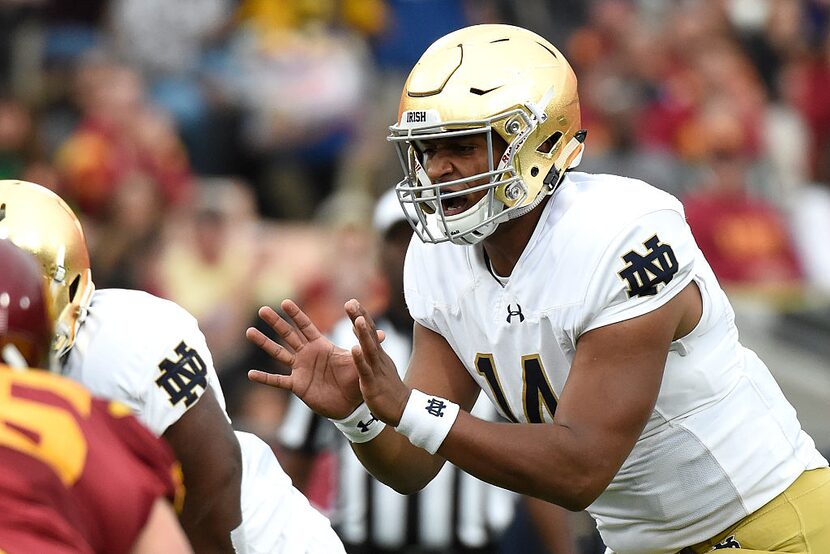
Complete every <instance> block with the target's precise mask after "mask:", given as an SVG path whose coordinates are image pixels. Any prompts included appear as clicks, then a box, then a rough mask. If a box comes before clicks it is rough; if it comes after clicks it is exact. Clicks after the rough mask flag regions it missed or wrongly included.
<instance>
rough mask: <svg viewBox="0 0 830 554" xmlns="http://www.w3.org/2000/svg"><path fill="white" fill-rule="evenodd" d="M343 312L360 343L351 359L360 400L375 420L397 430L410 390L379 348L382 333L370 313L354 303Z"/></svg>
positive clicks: (389, 359)
mask: <svg viewBox="0 0 830 554" xmlns="http://www.w3.org/2000/svg"><path fill="white" fill-rule="evenodd" d="M345 308H346V313H347V314H348V315H349V318H350V319H351V320H352V326H353V330H354V334H355V336H356V337H357V339H358V341H359V343H360V344H359V345H357V346H353V347H352V351H351V355H352V358H353V359H354V364H355V367H356V368H357V373H358V375H359V377H360V392H361V393H362V395H363V399H364V400H365V401H366V405H367V406H368V407H369V410H371V412H372V414H373V415H374V416H375V417H377V418H378V419H380V420H381V421H383V422H385V423H387V424H389V425H392V426H395V427H397V426H398V423H400V420H401V416H402V415H403V410H404V408H405V407H406V402H407V400H409V393H410V390H409V388H408V387H407V386H406V385H405V384H404V383H403V381H401V378H400V375H399V374H398V370H397V369H396V368H395V363H394V362H393V361H392V359H391V358H390V357H389V355H388V354H387V353H386V352H384V351H383V348H381V346H380V343H381V340H382V336H383V335H382V332H379V331H377V329H375V323H374V321H373V320H372V317H371V316H370V315H369V313H368V312H367V311H366V310H365V309H364V308H363V306H361V305H360V303H359V302H358V301H357V300H354V299H352V300H349V301H348V302H346V305H345Z"/></svg>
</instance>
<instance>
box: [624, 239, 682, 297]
mask: <svg viewBox="0 0 830 554" xmlns="http://www.w3.org/2000/svg"><path fill="white" fill-rule="evenodd" d="M643 245H644V246H645V247H646V248H647V249H648V251H647V252H646V254H645V255H644V256H642V255H640V254H639V253H637V252H636V251H634V250H632V251H631V252H629V253H628V254H626V255H624V256H623V257H622V259H623V260H624V261H626V262H628V265H627V266H625V267H624V268H623V270H622V271H620V272H619V273H618V275H619V276H620V278H622V279H625V280H626V281H628V291H626V292H627V293H628V297H629V298H631V297H632V296H654V295H655V294H657V285H658V284H660V283H663V284H664V285H668V284H669V281H671V280H672V278H673V277H674V274H675V273H677V258H676V257H675V255H674V250H672V248H671V246H669V245H668V244H660V239H658V238H657V235H654V236H653V237H651V238H650V239H648V240H647V241H645V242H644V243H643Z"/></svg>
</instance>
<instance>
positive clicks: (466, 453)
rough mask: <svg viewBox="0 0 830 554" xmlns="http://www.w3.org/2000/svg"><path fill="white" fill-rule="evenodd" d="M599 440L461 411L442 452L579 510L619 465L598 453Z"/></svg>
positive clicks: (493, 479) (497, 481)
mask: <svg viewBox="0 0 830 554" xmlns="http://www.w3.org/2000/svg"><path fill="white" fill-rule="evenodd" d="M596 442H597V441H595V440H590V439H589V438H587V437H585V436H579V435H578V434H577V433H574V432H573V431H572V430H571V429H568V428H566V427H563V426H561V425H558V424H555V423H550V424H512V423H492V422H489V421H484V420H481V419H478V418H476V417H474V416H472V415H470V414H469V413H467V412H464V411H461V412H460V413H459V414H458V419H457V420H456V421H455V424H454V425H453V427H452V429H451V430H450V433H449V435H448V436H447V438H446V439H445V440H444V442H443V444H442V445H441V447H440V449H439V450H438V453H439V454H440V455H441V456H443V457H444V458H446V459H447V460H448V461H450V462H451V463H453V464H454V465H456V466H458V467H460V468H461V469H463V470H465V471H467V472H468V473H471V474H472V475H474V476H476V477H478V478H479V479H481V480H483V481H487V482H489V483H492V484H494V485H497V486H499V487H502V488H505V489H509V490H512V491H515V492H518V493H521V494H525V495H528V496H534V497H537V498H541V499H542V500H546V501H548V502H552V503H554V504H558V505H560V506H563V507H565V508H567V509H569V510H573V511H578V510H583V509H585V508H586V507H587V506H588V505H589V504H590V503H591V502H593V501H594V500H595V499H596V498H597V496H599V495H600V494H601V493H602V491H603V490H605V487H606V486H607V485H608V483H609V482H610V480H611V479H612V478H613V476H614V475H615V474H616V472H617V470H618V469H619V466H618V464H617V463H616V462H614V461H613V460H609V457H607V456H602V455H595V452H598V445H597V444H596Z"/></svg>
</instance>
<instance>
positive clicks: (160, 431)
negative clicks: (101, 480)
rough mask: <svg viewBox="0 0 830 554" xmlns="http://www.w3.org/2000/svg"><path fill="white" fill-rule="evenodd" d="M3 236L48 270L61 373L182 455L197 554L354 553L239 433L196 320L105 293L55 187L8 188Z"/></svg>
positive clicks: (185, 514)
mask: <svg viewBox="0 0 830 554" xmlns="http://www.w3.org/2000/svg"><path fill="white" fill-rule="evenodd" d="M0 236H5V237H8V238H9V239H10V240H11V241H12V242H15V243H16V244H18V245H19V246H20V247H22V248H24V249H25V250H28V251H29V252H32V253H34V254H35V255H36V256H37V258H38V260H39V262H40V264H41V270H42V273H43V275H44V277H45V278H46V280H47V282H48V284H49V287H50V291H51V298H50V300H51V302H52V304H53V306H54V313H55V314H56V315H57V339H56V341H55V343H54V350H55V353H56V355H57V357H58V358H59V360H60V366H61V367H60V371H61V372H62V373H63V374H64V375H66V376H68V377H70V378H72V379H74V380H76V381H78V382H80V383H82V384H83V385H85V386H86V387H87V388H89V389H90V390H91V391H92V392H93V393H94V394H96V395H98V396H101V397H104V398H110V399H113V400H118V401H120V402H123V403H124V404H126V405H127V406H129V407H130V408H131V409H132V410H133V411H134V412H135V414H136V416H137V417H138V419H139V420H141V422H142V423H144V424H145V425H146V426H147V427H148V428H149V429H150V430H151V431H152V432H153V433H154V434H156V435H157V436H161V437H164V438H165V439H166V440H167V441H168V443H169V444H170V446H171V447H172V448H173V451H174V452H175V454H176V457H177V458H178V459H179V461H180V462H181V466H182V472H183V475H184V484H185V487H186V489H187V496H186V498H185V503H184V508H183V511H182V513H181V515H180V520H181V523H182V527H183V528H184V530H185V532H186V533H187V536H188V538H189V539H190V541H191V543H192V545H193V548H194V550H196V552H199V553H213V552H216V553H232V552H238V553H248V554H265V553H267V554H272V553H287V554H293V553H295V552H303V553H308V554H312V553H319V554H331V553H337V552H342V551H343V547H342V544H341V543H340V540H339V539H338V538H337V535H336V534H335V533H334V531H333V530H332V529H331V525H330V524H329V521H328V520H327V519H326V518H325V517H324V516H323V515H321V514H320V513H319V512H317V511H316V510H315V509H314V508H312V507H311V505H310V504H309V503H308V501H307V500H306V498H305V497H304V496H303V495H302V494H301V493H300V492H299V491H297V490H296V489H295V488H294V487H293V486H292V485H291V480H290V479H289V478H288V476H287V475H286V474H285V472H284V471H283V470H282V468H281V467H280V465H279V463H278V462H277V459H276V457H275V456H274V454H273V452H272V451H271V448H270V447H269V446H268V445H267V444H265V443H264V442H263V441H262V440H260V439H259V438H257V437H256V436H254V435H251V434H249V433H242V432H236V433H235V432H234V431H233V429H232V428H231V424H230V419H229V418H228V416H227V414H226V412H225V399H224V396H223V394H222V389H221V386H220V384H219V379H218V377H217V375H216V371H215V370H214V368H213V361H212V358H211V355H210V352H209V351H208V348H207V344H206V342H205V337H204V335H203V334H202V332H201V331H200V330H199V327H198V325H197V322H196V320H195V319H194V318H193V317H192V316H191V315H190V314H189V313H187V312H186V311H185V310H184V309H183V308H181V307H180V306H178V305H177V304H175V303H173V302H169V301H167V300H163V299H161V298H157V297H155V296H152V295H150V294H147V293H144V292H141V291H135V290H124V289H102V290H95V287H94V285H93V282H92V276H91V271H90V265H89V255H88V252H87V246H86V240H85V238H84V235H83V230H82V229H81V226H80V223H79V222H78V219H77V218H76V216H75V214H74V213H73V212H72V211H71V210H70V208H69V207H68V206H67V205H66V203H65V202H63V200H61V199H60V198H59V197H58V196H57V195H56V194H54V193H53V192H52V191H50V190H48V189H46V188H44V187H41V186H39V185H36V184H33V183H26V182H22V181H0Z"/></svg>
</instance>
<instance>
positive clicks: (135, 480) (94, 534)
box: [0, 366, 183, 554]
mask: <svg viewBox="0 0 830 554" xmlns="http://www.w3.org/2000/svg"><path fill="white" fill-rule="evenodd" d="M0 420H2V425H0V463H1V464H2V466H3V471H2V472H0V551H5V552H6V553H8V554H16V553H21V554H22V553H27V554H28V553H32V552H37V553H39V554H58V553H67V554H68V553H70V552H72V553H84V554H86V553H93V552H94V553H107V554H110V553H112V554H117V553H121V552H129V551H130V549H131V547H132V544H133V542H134V541H135V540H136V538H137V537H138V534H139V533H140V532H141V529H142V528H143V527H144V525H145V523H146V521H147V518H148V516H149V513H150V509H151V507H152V505H153V503H154V502H155V501H156V499H158V498H159V497H164V496H166V497H168V498H169V499H171V500H173V501H175V502H178V501H180V500H181V494H183V489H182V484H181V479H180V477H179V474H180V471H179V469H178V464H176V463H175V459H174V458H173V454H172V453H171V452H170V450H169V448H168V447H167V445H166V444H165V443H164V442H163V441H161V440H160V439H158V438H156V437H154V436H153V435H152V434H151V433H150V432H149V431H148V430H147V429H145V428H144V427H143V426H142V425H141V424H140V423H139V422H138V421H137V420H136V419H135V418H134V417H133V416H132V415H130V414H129V410H128V408H126V406H124V405H123V404H118V403H114V402H110V401H103V400H99V399H97V398H93V397H92V396H90V394H89V393H88V392H87V390H86V389H84V388H83V387H82V386H80V385H79V384H77V383H74V382H72V381H70V380H68V379H64V378H62V377H59V376H57V375H54V374H49V373H46V372H41V371H34V370H33V371H30V372H26V373H13V372H12V371H11V370H10V369H8V368H6V367H3V366H0Z"/></svg>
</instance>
